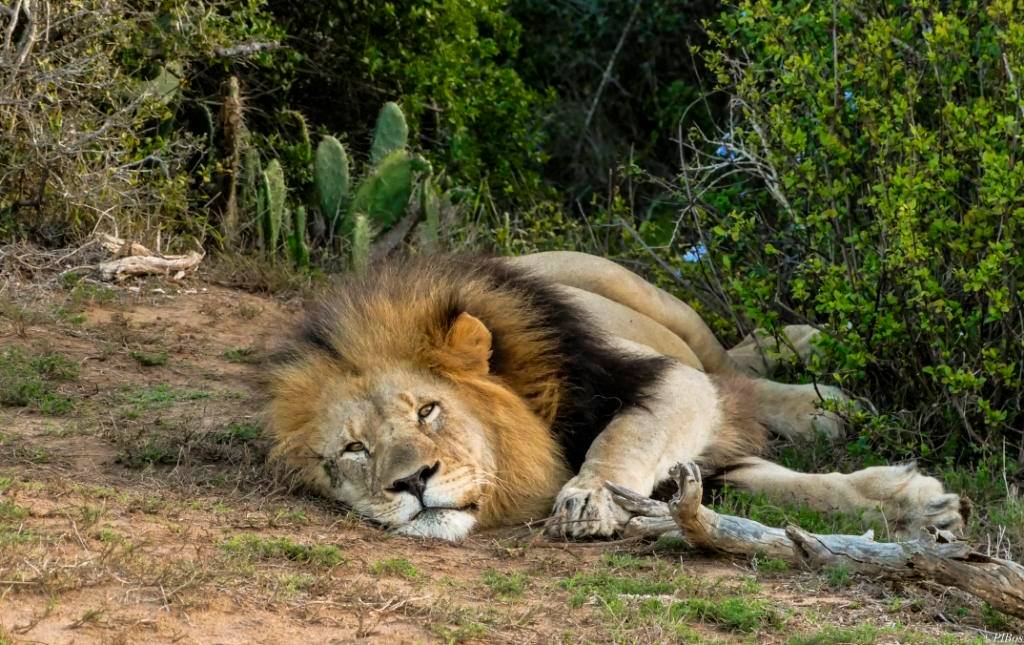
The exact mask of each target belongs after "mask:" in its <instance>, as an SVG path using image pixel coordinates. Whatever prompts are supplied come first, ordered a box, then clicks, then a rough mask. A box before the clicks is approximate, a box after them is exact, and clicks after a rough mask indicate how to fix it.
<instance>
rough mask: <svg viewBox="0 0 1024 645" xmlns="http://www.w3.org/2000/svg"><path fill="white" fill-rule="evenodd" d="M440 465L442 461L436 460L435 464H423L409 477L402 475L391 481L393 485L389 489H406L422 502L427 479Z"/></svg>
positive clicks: (394, 490) (399, 491)
mask: <svg viewBox="0 0 1024 645" xmlns="http://www.w3.org/2000/svg"><path fill="white" fill-rule="evenodd" d="M440 467H441V462H440V461H438V462H436V463H435V464H434V465H433V466H423V467H422V468H420V469H419V470H417V471H416V472H414V473H413V474H411V475H409V476H408V477H402V478H401V479H396V480H395V481H393V482H391V487H390V488H389V489H388V490H390V491H391V492H393V493H401V492H403V491H405V492H407V493H410V494H411V495H413V496H414V497H415V498H416V499H418V500H420V501H421V502H422V501H423V491H425V490H426V489H427V480H428V479H430V478H431V477H433V476H434V473H436V472H437V471H438V469H439V468H440Z"/></svg>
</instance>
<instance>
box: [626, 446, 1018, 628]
mask: <svg viewBox="0 0 1024 645" xmlns="http://www.w3.org/2000/svg"><path fill="white" fill-rule="evenodd" d="M671 475H672V478H673V479H675V480H676V483H677V484H678V486H679V491H678V492H677V493H676V495H675V496H674V497H673V498H672V501H670V502H669V503H668V504H665V503H664V502H657V501H654V500H651V499H648V498H646V497H644V496H643V495H639V494H637V493H634V492H633V491H630V490H628V489H625V488H622V487H621V486H617V485H615V484H612V483H608V484H606V486H607V487H608V489H609V490H610V491H611V493H612V495H613V497H614V499H615V501H616V502H617V503H618V504H619V505H620V506H622V507H623V508H624V509H626V510H627V511H629V512H631V513H634V515H635V516H634V517H633V519H631V520H630V522H629V524H627V527H626V531H627V533H628V534H632V535H639V534H646V535H651V536H657V535H662V534H664V533H666V532H667V531H668V530H670V528H671V527H670V526H669V524H668V522H667V520H669V519H671V520H672V523H673V524H675V525H676V526H678V528H679V529H680V530H681V533H682V537H683V538H684V539H685V540H686V541H687V542H689V543H690V544H692V545H694V546H696V547H701V548H707V549H711V550H715V551H723V552H726V553H732V554H735V555H743V556H748V557H749V556H754V555H766V556H770V557H775V558H781V559H784V560H787V561H789V562H792V563H795V564H801V565H803V566H806V567H808V568H811V569H820V568H823V567H834V566H843V567H845V568H847V569H849V570H850V571H855V572H858V573H866V574H871V575H881V576H885V577H888V578H894V579H900V580H922V579H927V580H934V581H936V582H939V583H941V584H945V585H949V586H951V587H956V588H958V589H962V590H963V591H966V592H967V593H970V594H972V595H974V596H977V597H978V598H981V599H982V600H985V601H986V602H988V603H989V604H990V605H992V606H993V607H995V608H996V609H999V610H1000V611H1003V612H1005V613H1007V614H1010V615H1013V616H1017V617H1020V618H1024V567H1022V566H1021V565H1019V564H1017V563H1016V562H1013V561H1010V560H1003V559H1001V558H993V557H991V556H987V555H985V554H983V553H979V552H977V551H975V550H973V549H972V548H971V546H970V545H969V544H967V543H966V542H958V541H952V542H951V541H949V540H950V539H951V537H952V536H950V535H949V534H948V533H942V532H938V533H937V534H931V533H930V534H927V535H925V536H922V537H921V538H919V539H916V540H911V541H907V542H875V541H874V539H873V538H872V536H871V535H870V534H866V535H817V534H813V533H808V532H807V531H804V530H802V529H800V528H798V527H796V526H788V527H786V528H785V529H780V528H773V527H770V526H765V525H764V524H761V523H759V522H755V521H753V520H749V519H746V518H742V517H735V516H732V515H723V514H721V513H716V512H715V511H713V510H711V509H709V508H707V507H706V506H704V505H703V504H701V496H702V495H703V483H702V481H701V475H700V469H699V468H698V467H697V465H696V464H694V463H687V464H677V465H676V466H674V467H673V468H672V471H671ZM641 518H642V519H641ZM644 531H647V533H644Z"/></svg>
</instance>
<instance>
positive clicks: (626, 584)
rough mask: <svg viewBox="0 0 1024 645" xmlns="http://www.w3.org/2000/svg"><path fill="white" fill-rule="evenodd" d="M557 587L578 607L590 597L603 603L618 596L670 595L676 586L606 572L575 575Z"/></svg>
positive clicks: (662, 581)
mask: <svg viewBox="0 0 1024 645" xmlns="http://www.w3.org/2000/svg"><path fill="white" fill-rule="evenodd" d="M559 585H560V586H561V587H562V588H563V589H566V590H568V591H569V592H571V593H570V596H569V604H571V605H572V606H573V607H580V606H582V605H583V603H585V602H586V601H587V600H588V599H589V598H591V597H595V596H596V597H597V598H600V599H602V600H605V601H612V600H616V599H617V598H618V597H619V596H624V595H628V596H656V595H662V594H670V593H672V592H673V591H675V588H676V586H675V585H674V584H673V583H672V582H669V581H665V580H648V579H645V578H629V577H625V576H617V575H613V574H612V573H610V572H608V571H601V572H598V573H577V574H576V575H574V576H572V577H571V578H567V579H566V580H562V581H561V582H560V583H559Z"/></svg>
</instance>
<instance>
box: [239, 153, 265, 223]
mask: <svg viewBox="0 0 1024 645" xmlns="http://www.w3.org/2000/svg"><path fill="white" fill-rule="evenodd" d="M262 177H263V163H262V162H261V161H260V152H259V150H257V149H256V148H249V149H248V150H246V151H245V156H243V157H242V186H241V188H242V212H243V213H246V214H247V215H249V216H252V215H256V216H258V215H259V212H260V210H259V203H258V198H259V195H258V193H259V187H260V183H261V182H262V181H263V179H262Z"/></svg>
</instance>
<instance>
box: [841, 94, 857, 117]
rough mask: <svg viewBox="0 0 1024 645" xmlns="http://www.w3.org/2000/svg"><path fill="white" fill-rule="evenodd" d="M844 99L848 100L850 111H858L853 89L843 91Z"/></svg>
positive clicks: (847, 104)
mask: <svg viewBox="0 0 1024 645" xmlns="http://www.w3.org/2000/svg"><path fill="white" fill-rule="evenodd" d="M843 100H844V101H846V106H847V107H848V108H850V111H852V112H856V111H857V100H856V99H855V98H854V96H853V91H852V90H846V91H845V92H843Z"/></svg>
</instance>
